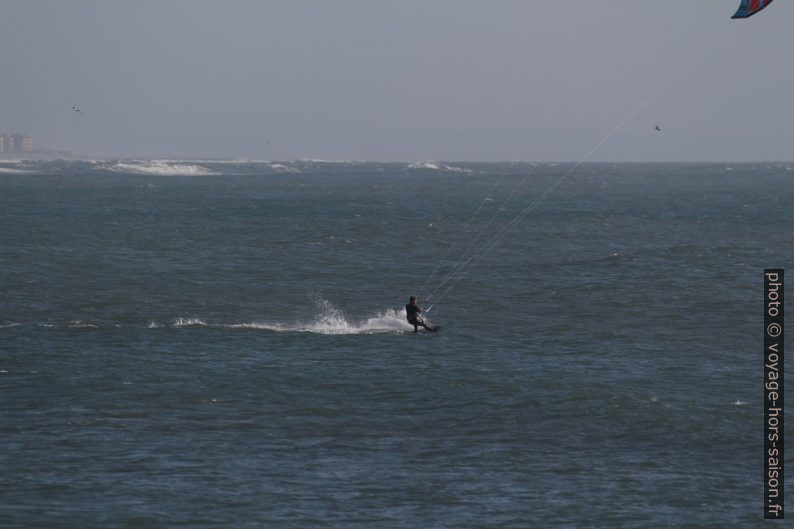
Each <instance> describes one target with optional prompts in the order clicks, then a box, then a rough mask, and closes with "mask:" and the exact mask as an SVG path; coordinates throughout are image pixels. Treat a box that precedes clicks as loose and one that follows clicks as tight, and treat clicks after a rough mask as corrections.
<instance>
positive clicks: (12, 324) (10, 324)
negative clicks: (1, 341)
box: [0, 323, 22, 329]
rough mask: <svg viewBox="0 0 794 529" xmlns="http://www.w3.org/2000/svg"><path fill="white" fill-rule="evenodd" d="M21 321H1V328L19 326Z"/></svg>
mask: <svg viewBox="0 0 794 529" xmlns="http://www.w3.org/2000/svg"><path fill="white" fill-rule="evenodd" d="M20 325H22V324H21V323H0V329H8V328H9V327H19V326H20Z"/></svg>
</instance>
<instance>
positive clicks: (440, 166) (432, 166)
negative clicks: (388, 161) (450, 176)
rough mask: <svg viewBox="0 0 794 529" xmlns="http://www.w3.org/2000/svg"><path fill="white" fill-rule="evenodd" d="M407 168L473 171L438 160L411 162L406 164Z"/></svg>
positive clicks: (453, 171)
mask: <svg viewBox="0 0 794 529" xmlns="http://www.w3.org/2000/svg"><path fill="white" fill-rule="evenodd" d="M408 169H414V170H416V169H423V170H430V171H446V172H450V173H466V174H471V173H473V172H474V171H472V170H471V169H466V168H464V167H455V166H454V165H446V164H443V163H439V162H413V163H410V164H408Z"/></svg>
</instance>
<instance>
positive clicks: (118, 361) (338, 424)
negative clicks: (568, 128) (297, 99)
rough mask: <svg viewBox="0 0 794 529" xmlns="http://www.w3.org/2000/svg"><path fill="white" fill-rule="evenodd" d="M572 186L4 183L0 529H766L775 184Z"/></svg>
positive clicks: (145, 179)
mask: <svg viewBox="0 0 794 529" xmlns="http://www.w3.org/2000/svg"><path fill="white" fill-rule="evenodd" d="M571 169H572V165H571V164H564V163H560V164H529V163H482V164H480V163H453V162H420V163H365V162H327V161H313V160H306V161H300V162H279V163H275V162H264V161H251V160H239V161H217V160H215V161H211V160H115V161H81V162H78V161H72V162H65V161H57V162H27V161H23V160H6V161H0V439H1V440H2V441H1V446H2V450H0V526H1V527H3V528H4V529H12V528H26V529H27V528H93V527H96V528H99V527H101V528H128V527H135V528H143V527H146V528H171V527H197V528H201V527H219V528H220V527H224V528H228V527H234V528H246V527H250V528H259V527H261V528H296V529H297V528H322V527H329V528H330V527H333V528H337V527H338V528H362V529H363V528H464V527H488V528H528V527H542V528H601V527H604V528H638V527H653V528H664V527H670V528H673V527H675V528H680V527H697V528H705V527H714V528H724V527H742V528H751V527H762V526H765V524H764V521H763V512H764V504H763V501H764V500H763V497H762V493H763V482H762V478H763V461H764V459H763V401H762V396H763V362H762V360H763V357H762V347H763V345H762V336H763V305H762V296H763V292H762V289H763V269H764V268H786V267H787V265H789V264H791V263H792V261H793V260H794V244H792V243H794V208H792V207H791V204H792V203H794V164H792V163H789V164H787V163H766V164H764V163H757V164H728V165H726V164H583V165H581V166H579V167H577V168H576V169H575V170H574V171H571ZM544 193H545V194H544ZM539 197H540V198H541V200H540V201H539V202H537V203H535V204H534V205H533V201H535V200H536V199H538V198H539ZM466 250H468V252H467V251H466ZM456 271H457V272H456ZM434 272H435V273H434ZM410 295H416V296H418V297H419V303H420V304H423V303H425V304H426V305H428V304H429V305H432V310H431V311H430V312H429V313H427V315H426V318H427V320H428V321H429V322H431V323H432V324H440V325H442V329H441V331H440V332H437V333H427V332H420V333H418V334H414V333H413V328H412V327H411V326H410V325H408V323H407V322H406V321H405V317H404V309H403V307H404V305H405V303H407V302H408V297H409V296H410ZM428 296H430V301H429V303H428ZM788 424H791V421H789V422H788ZM787 434H788V435H789V438H791V436H792V431H791V428H790V427H788V431H787ZM789 463H790V461H789Z"/></svg>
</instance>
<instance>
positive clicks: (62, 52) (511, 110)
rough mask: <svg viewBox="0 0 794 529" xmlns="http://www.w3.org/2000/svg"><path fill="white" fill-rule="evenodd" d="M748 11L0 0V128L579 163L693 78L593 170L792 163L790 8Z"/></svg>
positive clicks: (174, 142) (326, 153) (210, 144)
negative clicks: (644, 164) (638, 164)
mask: <svg viewBox="0 0 794 529" xmlns="http://www.w3.org/2000/svg"><path fill="white" fill-rule="evenodd" d="M738 4H739V0H697V1H693V0H670V1H669V3H667V4H665V2H664V1H662V0H654V1H650V0H635V1H633V2H632V1H629V0H620V1H610V2H603V1H602V2H598V1H594V0H555V1H553V2H552V1H548V0H516V1H506V0H489V1H486V0H477V1H475V0H391V1H379V0H355V1H354V0H324V1H321V0H315V1H309V0H280V1H276V0H255V1H254V0H252V1H236V0H224V1H220V0H218V1H197V0H157V1H151V0H135V1H126V2H117V1H106V0H102V1H100V0H96V1H77V0H72V1H68V2H65V1H60V0H51V1H44V0H0V95H1V96H2V97H0V130H2V131H6V132H12V131H22V132H27V133H29V134H31V135H32V136H33V137H34V142H35V143H36V146H37V147H42V148H54V149H66V150H71V151H73V152H75V153H80V154H85V155H89V156H100V157H185V158H187V157H249V158H257V159H298V158H320V159H331V160H347V159H359V160H513V159H531V160H535V159H546V160H579V159H580V158H582V157H583V156H584V155H585V154H586V153H587V152H588V151H589V150H590V149H591V148H592V147H594V146H595V145H596V144H598V143H599V142H600V141H601V140H603V139H604V138H605V137H606V136H607V135H608V134H609V133H610V132H611V131H612V130H614V129H615V127H616V126H617V125H618V124H619V123H620V122H621V121H622V120H623V119H624V118H625V117H626V116H627V115H629V114H630V113H631V112H633V111H635V110H636V109H638V107H639V105H640V104H641V103H642V102H643V101H644V100H646V99H647V98H648V97H649V96H651V95H652V94H653V93H654V91H655V90H657V89H658V88H659V87H661V86H663V85H664V84H665V83H666V82H667V81H668V80H669V79H670V78H671V77H673V76H675V75H677V74H681V75H680V77H678V78H677V79H676V80H675V82H673V83H672V84H671V85H670V86H669V88H668V89H666V90H664V91H663V92H662V93H661V94H660V95H659V96H658V97H657V98H655V99H653V100H652V101H650V102H649V104H647V106H645V107H643V108H642V109H641V110H639V111H637V112H636V114H635V115H634V117H633V118H632V119H631V120H630V121H628V123H627V124H626V126H625V127H623V128H621V129H620V130H619V132H618V133H617V134H616V135H615V136H614V137H612V138H611V139H609V140H608V141H606V142H605V143H604V144H603V146H602V147H601V148H600V149H599V150H597V151H596V152H595V154H594V155H593V156H592V157H591V158H590V160H614V161H622V160H641V161H668V160H670V161H675V160H687V161H688V160H725V161H742V160H748V161H754V160H792V159H794V104H793V103H794V89H793V88H792V87H794V68H792V58H794V32H792V31H791V21H792V20H794V2H790V1H777V2H774V3H773V4H772V5H771V6H770V7H769V8H767V9H766V10H765V11H764V12H762V13H760V14H758V15H756V16H755V17H752V18H750V19H747V20H741V21H732V20H730V16H731V15H732V14H733V13H734V11H735V10H736V8H737V6H738ZM621 15H623V16H622V17H621ZM724 30H728V32H727V33H726V34H725V35H724V36H723V37H722V38H721V39H720V40H719V41H718V42H717V43H716V45H714V46H713V47H712V48H709V49H708V51H707V52H706V53H705V54H704V55H703V56H702V57H701V58H700V60H699V61H698V62H697V63H695V64H694V66H693V67H691V68H690V69H687V70H682V67H683V66H684V65H685V64H687V63H688V62H689V61H690V59H692V57H693V55H694V54H696V52H697V51H698V50H699V49H701V47H702V46H703V45H704V43H707V42H708V41H709V40H710V39H711V38H712V37H715V36H716V35H718V34H721V33H722V32H723V31H724ZM605 36H606V39H605ZM602 42H603V45H601V46H600V47H599V43H602ZM621 58H623V60H622V61H621ZM577 71H580V73H579V75H578V77H574V76H575V74H576V73H577ZM682 72H683V73H682ZM573 79H575V82H574V83H572V84H571V81H572V80H573ZM569 84H570V85H571V86H570V88H569V90H568V91H567V92H564V91H565V89H566V87H567V86H569ZM599 86H603V88H602V89H600V90H596V89H597V88H598V87H599ZM561 94H562V95H563V96H564V97H562V98H560V95H561ZM558 99H559V101H560V104H559V106H558V107H557V108H556V110H555V111H554V112H553V113H551V115H550V116H549V118H548V119H547V120H546V122H545V125H544V127H543V128H541V129H540V131H539V132H538V134H537V135H535V136H534V137H533V138H532V141H529V142H528V144H527V146H526V148H525V149H523V150H522V145H523V144H524V143H525V142H527V140H528V139H529V138H530V136H531V134H532V131H533V130H534V129H535V127H536V126H538V124H539V123H540V122H541V121H542V120H543V118H544V116H545V115H546V114H547V112H548V111H549V110H550V109H551V108H552V105H553V104H554V102H555V101H557V100H558ZM75 105H76V106H78V107H79V108H81V109H82V111H83V115H82V116H81V115H77V114H76V113H74V112H72V110H71V108H72V106H75ZM579 108H582V110H581V111H579ZM573 117H575V118H576V119H575V120H573V126H572V127H571V129H570V130H569V131H568V132H567V133H566V134H564V135H563V136H562V137H561V139H560V140H559V141H558V142H557V143H556V145H554V146H551V143H552V142H553V141H554V139H555V138H556V137H558V136H559V135H560V132H562V131H563V130H564V129H565V127H566V125H567V124H568V123H569V122H571V119H572V118H573ZM655 124H658V125H660V126H661V127H662V132H661V133H657V132H655V131H654V130H653V126H654V125H655ZM267 142H270V143H267Z"/></svg>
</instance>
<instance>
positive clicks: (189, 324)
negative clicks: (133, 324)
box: [150, 318, 207, 327]
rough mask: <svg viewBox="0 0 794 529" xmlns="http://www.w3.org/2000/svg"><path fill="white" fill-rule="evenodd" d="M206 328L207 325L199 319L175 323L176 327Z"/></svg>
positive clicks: (180, 319) (181, 320)
mask: <svg viewBox="0 0 794 529" xmlns="http://www.w3.org/2000/svg"><path fill="white" fill-rule="evenodd" d="M206 326H207V323H206V322H205V321H203V320H201V319H199V318H177V319H176V321H174V327H206ZM150 327H151V326H150Z"/></svg>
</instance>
